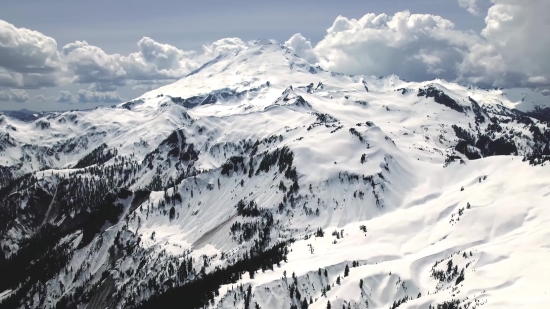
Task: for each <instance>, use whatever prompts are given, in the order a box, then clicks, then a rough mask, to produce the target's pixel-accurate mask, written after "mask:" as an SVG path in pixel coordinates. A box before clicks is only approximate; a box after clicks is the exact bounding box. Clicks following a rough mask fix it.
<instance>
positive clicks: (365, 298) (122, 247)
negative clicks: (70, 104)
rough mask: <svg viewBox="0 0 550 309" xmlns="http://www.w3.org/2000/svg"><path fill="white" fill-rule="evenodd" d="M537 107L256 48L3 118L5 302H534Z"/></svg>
mask: <svg viewBox="0 0 550 309" xmlns="http://www.w3.org/2000/svg"><path fill="white" fill-rule="evenodd" d="M520 97H521V98H520ZM544 98H546V97H539V96H537V94H536V93H534V92H530V91H528V90H506V89H503V90H486V89H478V88H473V87H466V86H461V85H457V84H454V83H450V82H446V81H443V80H434V81H427V82H408V81H403V80H400V79H399V78H398V77H397V76H386V77H371V76H346V75H343V74H338V73H333V72H327V71H325V70H323V69H322V68H320V67H315V66H313V65H311V64H309V63H307V61H305V60H303V59H301V58H299V57H297V56H295V55H294V54H292V53H290V52H289V50H288V49H286V48H285V47H284V46H281V45H279V44H276V43H275V42H272V41H269V40H268V41H265V40H264V41H261V42H259V43H258V44H256V45H253V46H251V47H250V48H249V49H247V50H245V51H242V52H240V53H238V54H232V53H228V54H224V55H222V56H220V57H217V58H216V59H213V60H212V61H210V62H208V63H207V64H205V65H204V66H203V67H201V68H199V69H198V70H196V71H195V72H192V73H191V74H189V75H188V76H186V77H184V78H182V79H181V80H179V81H177V82H176V83H174V84H172V85H168V86H164V87H161V88H159V89H157V90H153V91H150V92H148V93H145V94H144V95H143V96H140V97H139V98H136V99H135V100H132V101H130V102H125V103H122V104H119V105H117V106H115V107H110V108H97V109H94V110H90V111H71V112H63V113H52V114H48V115H43V116H41V117H38V118H37V119H30V120H29V119H17V118H15V117H11V116H10V115H2V116H0V154H1V155H0V165H1V166H0V175H1V177H0V181H1V182H0V200H1V201H0V205H1V206H0V207H2V208H0V209H1V210H2V212H0V214H2V216H1V217H0V220H1V221H0V245H1V247H2V250H3V255H2V256H1V257H2V258H5V259H7V260H6V261H3V260H0V273H3V272H9V275H8V276H3V278H10V280H7V279H1V278H0V299H3V300H4V302H2V303H0V305H2V306H8V307H32V308H43V307H48V306H56V305H57V306H60V307H70V306H86V305H87V308H95V307H98V308H100V307H101V308H105V307H113V308H114V307H139V306H143V307H156V308H159V307H163V305H165V304H167V303H168V304H169V303H170V301H172V300H174V299H179V301H182V299H181V295H186V299H185V301H186V304H188V305H189V306H192V307H202V306H206V305H208V306H209V307H211V308H243V307H245V308H255V307H256V306H258V307H260V308H268V309H269V308H294V306H297V307H304V306H306V307H311V308H326V307H327V303H328V302H330V303H331V305H332V307H333V308H340V307H342V306H344V308H348V307H349V308H389V307H391V308H397V307H399V308H428V307H429V306H430V305H432V306H436V307H437V305H438V304H439V305H442V304H444V303H446V304H447V305H446V306H451V307H448V308H458V306H459V305H460V306H462V308H466V307H467V308H474V307H479V306H481V305H483V306H488V307H495V308H508V307H518V306H520V305H525V304H526V302H524V300H525V299H532V303H529V304H528V305H527V307H530V308H532V307H543V305H544V304H547V303H548V302H549V301H550V299H549V297H550V296H546V295H545V294H544V292H543V291H542V290H541V289H540V287H541V286H544V284H542V285H541V284H540V283H537V278H538V277H537V274H540V273H544V271H547V270H548V267H547V266H545V265H546V264H545V263H544V261H545V259H547V257H548V248H547V244H546V243H547V239H548V236H550V235H549V234H548V233H550V230H548V228H547V227H546V226H545V225H544V222H546V220H547V219H548V218H547V217H548V216H549V215H550V214H549V213H548V212H547V211H546V210H545V209H546V208H545V207H544V205H545V204H547V200H548V196H549V194H550V191H549V187H548V183H549V180H550V179H547V177H546V176H545V175H548V171H547V169H548V167H547V166H544V164H543V162H544V160H547V159H548V155H550V149H549V141H550V128H549V127H548V123H547V122H545V119H546V118H544V117H545V116H544V115H545V114H544V113H541V112H540V110H537V111H535V112H533V113H530V112H532V111H533V109H534V106H536V105H537V106H538V105H544V104H546V106H548V101H545V100H544ZM521 100H523V102H524V103H521V102H520V101H521ZM525 102H527V103H529V102H530V103H529V104H531V105H529V104H527V103H525ZM524 157H525V159H528V160H527V161H525V160H522V159H523V158H524ZM528 161H530V162H528ZM42 244H43V245H42ZM54 260H55V261H57V262H56V263H54V262H52V261H54ZM27 265H36V266H34V267H35V268H32V267H27ZM449 265H450V266H449ZM346 266H347V267H346ZM455 266H456V267H455ZM346 268H347V269H348V270H346ZM37 269H38V270H37ZM285 273H286V276H285ZM538 279H540V278H538ZM540 280H542V279H540ZM206 283H208V284H206ZM201 284H206V285H201ZM249 287H250V288H249ZM197 291H199V292H197ZM207 292H208V293H207ZM210 293H211V294H210ZM533 293H534V294H533ZM178 297H179V298H178ZM304 300H305V301H304ZM304 303H305V305H304ZM452 306H455V307H452Z"/></svg>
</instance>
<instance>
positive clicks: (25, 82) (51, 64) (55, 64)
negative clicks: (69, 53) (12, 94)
mask: <svg viewBox="0 0 550 309" xmlns="http://www.w3.org/2000/svg"><path fill="white" fill-rule="evenodd" d="M62 67H63V65H62V59H61V56H60V54H59V51H58V50H57V43H56V41H55V40H54V39H53V38H51V37H48V36H46V35H44V34H42V33H40V32H37V31H33V30H29V29H25V28H17V27H15V26H14V25H12V24H10V23H8V22H5V21H3V20H0V86H6V87H13V88H40V87H49V86H55V85H57V84H58V83H59V77H58V74H57V73H58V71H60V70H61V69H62Z"/></svg>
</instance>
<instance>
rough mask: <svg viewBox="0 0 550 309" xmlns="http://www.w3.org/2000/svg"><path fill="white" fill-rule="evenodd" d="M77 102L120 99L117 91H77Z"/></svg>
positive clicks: (117, 101)
mask: <svg viewBox="0 0 550 309" xmlns="http://www.w3.org/2000/svg"><path fill="white" fill-rule="evenodd" d="M77 96H78V103H119V102H121V101H122V99H121V98H120V97H119V95H118V93H117V92H97V91H88V90H82V89H81V90H79V91H78V94H77Z"/></svg>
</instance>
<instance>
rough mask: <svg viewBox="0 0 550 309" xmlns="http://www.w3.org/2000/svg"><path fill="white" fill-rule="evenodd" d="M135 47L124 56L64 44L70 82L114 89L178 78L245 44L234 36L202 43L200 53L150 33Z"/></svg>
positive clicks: (79, 44) (86, 45)
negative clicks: (182, 48) (170, 43)
mask: <svg viewBox="0 0 550 309" xmlns="http://www.w3.org/2000/svg"><path fill="white" fill-rule="evenodd" d="M137 47H138V51H137V52H135V53H131V54H129V55H127V56H124V55H120V54H107V53H106V52H105V51H103V50H102V49H101V48H99V47H97V46H92V45H89V44H88V43H87V42H86V41H77V42H74V43H70V44H67V45H65V46H64V47H63V48H62V53H63V55H64V56H65V59H66V63H67V67H68V70H69V71H70V72H72V73H73V74H74V76H73V78H72V82H74V83H80V84H87V83H94V90H97V91H114V90H115V89H116V87H118V86H123V85H127V84H134V83H139V82H141V81H154V82H155V83H160V82H162V81H167V80H168V81H173V80H176V79H179V78H181V77H183V76H185V75H186V74H188V73H189V72H191V71H192V70H194V69H196V68H198V67H199V66H200V65H201V64H202V63H203V62H205V61H207V60H210V58H212V57H215V56H217V55H218V54H220V53H224V52H234V53H236V52H239V51H240V50H242V49H244V48H246V44H245V43H244V42H243V41H242V40H240V39H237V38H227V39H222V40H219V41H216V42H214V43H213V44H211V45H208V46H204V47H203V53H202V54H199V53H197V52H196V51H185V50H181V49H178V48H176V47H174V46H172V45H169V44H162V43H159V42H156V41H154V40H153V39H151V38H149V37H144V38H142V39H141V40H139V41H138V43H137Z"/></svg>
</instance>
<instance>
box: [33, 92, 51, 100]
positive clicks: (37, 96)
mask: <svg viewBox="0 0 550 309" xmlns="http://www.w3.org/2000/svg"><path fill="white" fill-rule="evenodd" d="M33 100H34V101H36V102H46V101H49V98H46V96H44V95H42V94H39V95H36V96H34V98H33Z"/></svg>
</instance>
